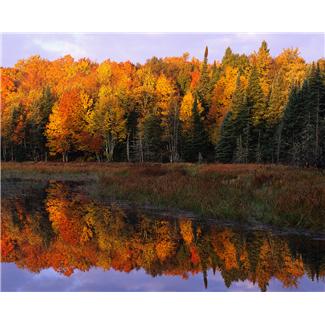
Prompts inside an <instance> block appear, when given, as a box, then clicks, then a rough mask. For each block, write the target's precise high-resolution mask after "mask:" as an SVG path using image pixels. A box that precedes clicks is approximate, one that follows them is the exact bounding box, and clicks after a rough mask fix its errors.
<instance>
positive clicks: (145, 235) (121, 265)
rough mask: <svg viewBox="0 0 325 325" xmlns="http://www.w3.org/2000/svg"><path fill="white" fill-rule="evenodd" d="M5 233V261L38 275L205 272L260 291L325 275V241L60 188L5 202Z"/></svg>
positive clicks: (53, 185)
mask: <svg viewBox="0 0 325 325" xmlns="http://www.w3.org/2000/svg"><path fill="white" fill-rule="evenodd" d="M1 230H2V237H1V253H2V261H5V262H15V263H16V264H17V265H18V266H19V267H25V268H28V269H29V270H31V271H33V272H39V271H40V270H42V269H44V268H48V267H53V268H54V269H55V270H56V271H58V272H61V273H63V274H65V275H67V276H68V275H70V274H71V273H72V272H73V271H74V270H75V269H79V270H82V271H86V270H88V269H89V268H90V267H92V266H97V267H101V268H103V269H105V270H108V269H110V268H113V269H115V270H120V271H124V272H129V271H131V270H133V269H139V268H143V269H145V270H146V272H147V273H149V274H151V275H152V276H157V275H162V274H164V275H178V276H182V277H183V278H188V277H189V275H190V274H197V273H199V272H202V274H203V281H204V285H205V286H207V285H208V279H207V271H208V270H209V269H212V270H213V271H214V272H215V271H216V270H218V271H220V273H221V275H222V277H223V279H224V281H225V284H226V286H227V287H229V286H230V285H231V284H232V283H233V282H234V281H239V280H241V281H243V280H249V281H251V282H253V283H257V284H258V285H259V287H260V289H261V290H267V287H268V283H269V281H270V279H271V278H272V277H275V278H277V279H278V280H280V281H281V282H282V283H283V285H284V286H285V287H291V286H297V285H298V281H299V278H300V277H301V276H302V275H303V274H304V273H306V274H307V275H308V276H309V277H310V278H311V279H314V278H317V279H318V278H320V277H322V278H324V276H325V272H324V269H325V247H324V243H323V242H322V241H312V240H307V239H304V240H301V238H299V237H294V238H291V237H283V236H282V237H280V236H275V235H272V234H270V233H267V232H262V231H255V232H249V233H246V232H240V231H235V230H234V229H230V228H227V227H218V226H214V225H209V224H204V223H198V222H195V221H192V220H190V219H187V218H185V217H184V218H180V219H177V220H176V219H168V218H165V219H164V218H157V217H148V216H147V215H145V214H144V213H140V212H137V211H128V210H127V209H124V210H123V209H121V208H120V207H118V206H117V205H114V204H106V205H103V204H99V203H98V202H95V201H92V200H90V199H89V198H88V197H87V196H86V195H82V194H81V193H80V192H78V191H77V190H74V188H73V186H72V185H69V184H65V183H60V182H51V183H49V185H48V187H47V189H46V191H44V189H42V190H39V191H34V192H32V193H30V195H29V196H28V200H27V199H23V198H17V199H16V200H15V201H12V200H9V199H6V197H5V196H4V197H3V199H2V225H1Z"/></svg>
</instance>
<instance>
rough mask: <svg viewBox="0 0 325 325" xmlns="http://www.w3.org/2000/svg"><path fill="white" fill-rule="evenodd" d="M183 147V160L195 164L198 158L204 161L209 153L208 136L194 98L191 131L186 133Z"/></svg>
mask: <svg viewBox="0 0 325 325" xmlns="http://www.w3.org/2000/svg"><path fill="white" fill-rule="evenodd" d="M184 145H185V148H184V149H185V150H184V158H185V160H188V161H193V162H196V161H198V160H200V159H199V157H200V156H201V157H203V158H204V159H206V158H207V155H208V152H209V140H208V134H207V133H206V131H205V128H204V125H203V121H202V116H201V114H200V112H199V110H198V100H197V98H196V97H195V99H194V103H193V108H192V117H191V129H190V131H189V132H188V133H187V137H186V139H185V141H184Z"/></svg>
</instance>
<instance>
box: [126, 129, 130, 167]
mask: <svg viewBox="0 0 325 325" xmlns="http://www.w3.org/2000/svg"><path fill="white" fill-rule="evenodd" d="M126 159H127V161H128V162H130V133H128V136H127V138H126Z"/></svg>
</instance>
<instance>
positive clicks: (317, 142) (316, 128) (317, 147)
mask: <svg viewBox="0 0 325 325" xmlns="http://www.w3.org/2000/svg"><path fill="white" fill-rule="evenodd" d="M315 133H316V134H315V162H317V161H318V154H319V89H318V96H317V111H316V127H315Z"/></svg>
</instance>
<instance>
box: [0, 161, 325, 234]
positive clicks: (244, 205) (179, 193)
mask: <svg viewBox="0 0 325 325" xmlns="http://www.w3.org/2000/svg"><path fill="white" fill-rule="evenodd" d="M17 180H33V181H35V182H37V181H47V180H60V181H78V182H85V184H87V187H89V191H90V192H91V191H93V192H94V193H95V194H96V196H98V197H101V198H103V197H110V198H112V199H116V200H127V201H129V202H134V203H136V204H139V205H151V206H157V207H159V208H177V209H181V210H186V211H190V212H192V213H194V214H195V215H198V216H200V217H204V218H210V219H217V220H220V221H234V222H240V223H245V224H250V225H256V224H264V225H271V226H279V227H282V228H294V229H303V230H308V231H312V232H319V233H325V173H324V171H320V170H316V169H311V168H308V169H307V168H306V169H302V168H296V167H289V166H280V165H258V164H247V165H245V164H201V165H198V164H190V163H178V164H127V163H73V162H71V163H65V164H64V163H52V162H49V163H27V162H25V163H10V162H3V163H2V165H1V182H2V185H4V184H5V183H6V182H14V181H17ZM2 191H5V186H3V188H2Z"/></svg>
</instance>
